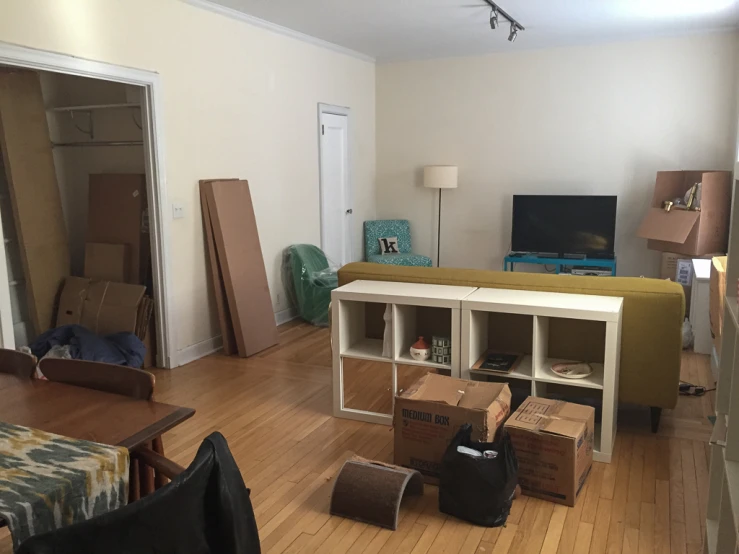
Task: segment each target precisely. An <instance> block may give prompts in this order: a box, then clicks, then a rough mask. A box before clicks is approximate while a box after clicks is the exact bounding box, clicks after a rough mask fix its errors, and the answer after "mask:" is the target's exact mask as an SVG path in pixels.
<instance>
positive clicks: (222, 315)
mask: <svg viewBox="0 0 739 554" xmlns="http://www.w3.org/2000/svg"><path fill="white" fill-rule="evenodd" d="M217 180H219V181H235V180H237V179H217ZM212 182H213V181H212V180H211V181H200V206H201V209H202V211H203V227H204V228H205V247H206V249H207V250H208V262H209V264H210V272H211V277H212V280H213V296H214V297H215V301H216V310H217V311H218V323H219V324H220V326H221V337H222V338H223V353H224V354H226V356H232V355H234V354H236V352H237V347H236V337H235V336H234V328H233V325H232V324H231V312H230V311H229V309H228V301H227V299H226V283H225V282H224V280H223V273H222V272H221V266H220V264H219V262H218V250H217V248H216V243H215V237H214V236H213V222H212V221H211V219H210V212H209V210H208V199H207V198H206V191H208V190H212V187H211V185H210V184H211V183H212Z"/></svg>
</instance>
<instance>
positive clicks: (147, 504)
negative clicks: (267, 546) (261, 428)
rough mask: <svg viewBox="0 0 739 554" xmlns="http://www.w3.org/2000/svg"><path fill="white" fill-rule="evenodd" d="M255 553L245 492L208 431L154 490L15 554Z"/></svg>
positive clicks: (224, 449)
mask: <svg viewBox="0 0 739 554" xmlns="http://www.w3.org/2000/svg"><path fill="white" fill-rule="evenodd" d="M129 552H178V553H179V554H205V553H213V554H259V552H260V546H259V532H258V530H257V523H256V520H255V518H254V510H253V509H252V505H251V501H250V500H249V489H247V488H246V486H245V485H244V480H243V479H242V477H241V473H240V472H239V468H238V466H237V465H236V462H235V461H234V459H233V456H232V455H231V452H230V451H229V449H228V444H227V443H226V439H224V438H223V435H221V434H220V433H213V434H212V435H210V436H209V437H208V438H206V439H205V441H203V444H202V445H200V449H199V450H198V453H197V454H196V455H195V460H193V462H192V464H190V467H188V468H187V469H186V470H185V472H184V473H181V474H180V475H179V476H178V477H176V478H175V479H174V480H172V482H171V483H169V484H168V485H165V486H164V487H162V488H161V489H159V490H157V491H156V492H154V493H152V494H150V495H149V496H147V497H145V498H143V499H142V500H139V501H136V502H133V503H131V504H129V505H127V506H124V507H123V508H120V509H118V510H115V511H112V512H109V513H107V514H104V515H101V516H98V517H94V518H92V519H89V520H87V521H84V522H82V523H77V524H74V525H70V526H68V527H62V528H61V529H58V530H56V531H52V532H49V533H44V534H41V535H36V536H35V537H31V538H30V539H28V540H26V541H25V542H24V543H23V544H21V546H20V547H19V549H18V551H17V554H52V553H53V554H124V553H129Z"/></svg>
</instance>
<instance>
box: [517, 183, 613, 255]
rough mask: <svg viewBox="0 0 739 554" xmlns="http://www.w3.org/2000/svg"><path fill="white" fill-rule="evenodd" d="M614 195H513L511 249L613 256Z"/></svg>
mask: <svg viewBox="0 0 739 554" xmlns="http://www.w3.org/2000/svg"><path fill="white" fill-rule="evenodd" d="M615 240H616V197H615V196H534V195H520V194H516V195H514V196H513V229H512V232H511V249H512V250H513V251H514V252H536V253H551V254H557V255H559V256H562V255H566V254H572V255H585V256H590V257H612V256H613V253H614V250H615V247H614V243H615Z"/></svg>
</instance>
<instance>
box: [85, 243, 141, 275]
mask: <svg viewBox="0 0 739 554" xmlns="http://www.w3.org/2000/svg"><path fill="white" fill-rule="evenodd" d="M130 256H131V253H130V247H129V246H128V245H127V244H107V243H104V242H88V243H85V277H88V278H90V279H93V280H96V281H114V282H116V283H128V282H129V274H128V264H129V260H130Z"/></svg>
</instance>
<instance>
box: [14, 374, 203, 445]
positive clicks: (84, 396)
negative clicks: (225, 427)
mask: <svg viewBox="0 0 739 554" xmlns="http://www.w3.org/2000/svg"><path fill="white" fill-rule="evenodd" d="M194 414H195V410H194V409H192V408H183V407H180V406H172V405H170V404H162V403H161V402H154V401H150V400H136V399H133V398H128V397H126V396H121V395H117V394H111V393H107V392H100V391H96V390H92V389H85V388H82V387H76V386H72V385H65V384H62V383H54V382H51V381H45V380H39V379H36V380H29V379H22V378H19V377H17V376H15V375H8V374H5V373H0V421H4V422H6V423H12V424H14V425H22V426H24V427H31V428H34V429H39V430H41V431H46V432H49V433H56V434H57V435H64V436H66V437H71V438H75V439H82V440H87V441H92V442H98V443H102V444H108V445H111V446H124V447H126V448H128V449H129V450H130V449H132V448H136V447H137V446H139V445H142V444H144V443H146V442H148V441H151V440H152V439H154V438H156V437H158V436H160V435H161V434H162V433H165V432H166V431H168V430H170V429H172V428H173V427H175V426H177V425H179V424H180V423H182V422H183V421H185V420H187V419H189V418H191V417H192V416H193V415H194Z"/></svg>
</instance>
